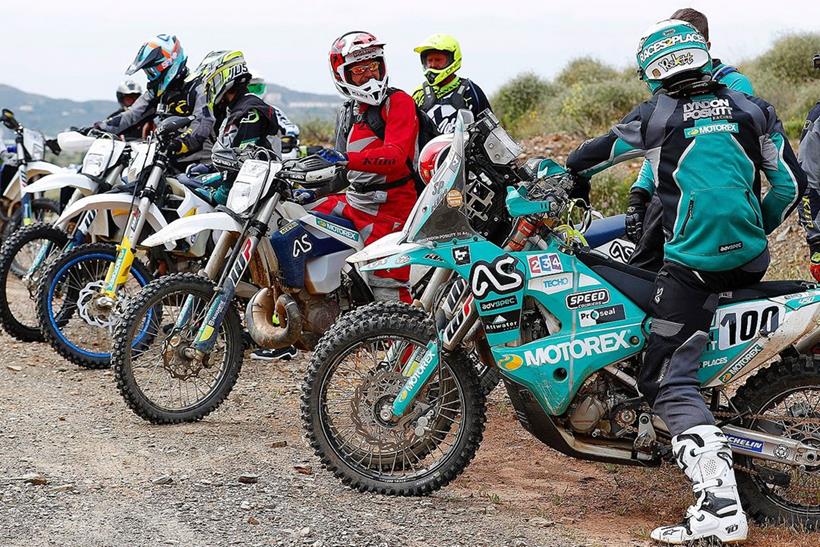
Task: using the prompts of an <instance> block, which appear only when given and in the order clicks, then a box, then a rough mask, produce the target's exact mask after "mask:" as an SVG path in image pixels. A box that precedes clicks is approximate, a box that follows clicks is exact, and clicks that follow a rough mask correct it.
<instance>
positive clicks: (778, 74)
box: [744, 33, 820, 84]
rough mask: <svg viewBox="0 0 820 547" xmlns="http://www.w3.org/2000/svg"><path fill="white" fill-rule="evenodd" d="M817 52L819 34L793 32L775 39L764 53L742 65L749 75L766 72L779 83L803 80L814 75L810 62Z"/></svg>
mask: <svg viewBox="0 0 820 547" xmlns="http://www.w3.org/2000/svg"><path fill="white" fill-rule="evenodd" d="M816 53H820V34H818V33H804V34H792V35H789V36H784V37H783V38H780V39H779V40H777V41H776V42H775V43H774V45H772V47H771V48H770V49H769V50H768V51H767V52H766V53H763V54H762V55H760V56H759V57H757V58H756V59H755V60H753V61H752V62H750V63H748V64H747V65H745V66H744V68H745V69H746V70H747V71H748V72H749V73H750V74H754V75H755V76H759V75H761V74H767V75H770V76H772V77H773V78H776V79H777V80H779V81H780V82H781V83H784V82H790V83H802V82H805V81H807V80H813V79H815V78H817V73H816V71H815V69H814V67H813V65H812V57H813V56H814V54H816ZM752 84H754V81H752Z"/></svg>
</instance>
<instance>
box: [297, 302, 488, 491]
mask: <svg viewBox="0 0 820 547" xmlns="http://www.w3.org/2000/svg"><path fill="white" fill-rule="evenodd" d="M435 335H436V332H435V327H434V325H433V322H432V319H430V317H429V315H428V314H427V313H425V312H424V311H423V310H420V309H418V308H412V307H410V306H406V305H396V304H395V303H378V302H377V303H374V304H369V305H367V306H364V307H362V308H358V309H357V310H355V311H354V312H351V313H349V314H347V315H345V316H343V317H342V318H341V319H339V320H338V321H337V322H336V324H335V325H334V326H333V327H332V328H331V330H330V331H328V333H327V334H325V336H323V337H322V339H321V340H320V341H319V344H318V346H317V347H316V350H315V351H314V353H313V358H312V359H311V361H310V365H309V367H308V371H307V374H306V377H305V382H304V385H303V388H302V389H303V391H302V403H301V410H302V420H303V422H304V425H305V428H306V429H307V432H308V436H309V440H310V443H311V445H312V446H313V448H314V450H315V452H316V454H317V455H318V456H319V458H320V459H321V461H322V464H323V465H324V466H325V467H326V468H327V469H329V470H330V471H332V472H333V473H334V474H335V475H336V476H337V477H338V478H340V479H341V480H342V482H343V483H344V484H347V485H349V486H351V487H353V488H356V489H358V490H360V491H363V492H364V491H371V492H378V493H381V494H388V495H402V496H415V495H423V494H429V493H430V492H433V491H435V490H438V489H439V488H441V487H443V486H445V485H446V484H448V483H449V482H450V481H452V480H453V479H454V478H455V477H456V476H458V475H459V474H460V473H461V472H462V471H463V470H464V469H465V468H466V467H467V464H468V463H469V462H470V460H472V458H473V457H474V456H475V453H476V450H478V446H479V444H480V443H481V439H482V435H483V431H484V422H485V419H486V416H485V413H486V409H485V399H484V396H483V395H482V394H481V392H480V390H479V385H478V378H477V377H476V373H475V368H474V366H473V363H472V362H471V360H470V359H469V358H467V357H466V356H465V355H464V354H460V353H454V354H443V355H442V360H441V365H440V366H439V368H438V370H436V371H434V372H433V375H432V376H431V377H430V379H429V380H428V382H427V383H426V385H425V386H424V387H423V388H422V390H421V392H420V393H419V395H418V396H417V398H416V400H415V401H414V403H413V405H412V407H411V408H410V409H409V410H408V412H407V414H406V415H405V416H403V417H402V418H400V419H398V420H389V421H385V420H384V419H383V417H382V416H383V414H382V413H381V412H380V410H381V409H383V408H384V406H385V405H390V404H392V401H393V400H394V399H395V397H396V396H397V395H398V393H399V391H400V390H401V388H402V386H403V385H404V382H405V381H406V379H407V378H406V377H405V376H403V375H402V370H403V369H404V365H405V364H406V360H407V358H408V356H410V355H413V354H416V351H417V350H420V349H422V348H424V346H426V345H427V343H428V342H429V341H430V340H431V339H433V337H434V336H435Z"/></svg>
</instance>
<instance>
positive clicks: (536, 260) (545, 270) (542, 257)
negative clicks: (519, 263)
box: [527, 253, 564, 275]
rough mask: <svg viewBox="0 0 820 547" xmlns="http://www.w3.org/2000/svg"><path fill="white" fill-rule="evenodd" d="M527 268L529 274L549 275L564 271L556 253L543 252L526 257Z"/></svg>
mask: <svg viewBox="0 0 820 547" xmlns="http://www.w3.org/2000/svg"><path fill="white" fill-rule="evenodd" d="M527 268H529V270H530V274H531V275H549V274H554V273H561V272H563V271H564V268H563V266H561V258H560V257H559V256H558V255H557V254H556V253H545V254H538V255H532V256H528V257H527Z"/></svg>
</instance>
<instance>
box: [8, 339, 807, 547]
mask: <svg viewBox="0 0 820 547" xmlns="http://www.w3.org/2000/svg"><path fill="white" fill-rule="evenodd" d="M0 363H2V364H0V545H15V546H17V545H19V546H26V547H33V546H38V545H83V546H90V545H117V546H120V545H129V546H130V545H186V546H195V545H196V546H198V545H315V546H320V545H321V546H330V545H345V546H348V545H359V546H363V545H390V546H392V545H411V546H416V545H417V546H435V545H448V546H449V545H510V546H525V545H526V546H533V545H548V546H576V545H645V544H648V542H647V537H648V531H649V530H650V529H651V528H652V526H653V525H655V524H657V523H662V522H671V521H675V520H676V519H677V518H679V516H680V515H681V514H682V512H683V509H684V507H685V505H686V504H687V503H688V501H689V496H690V493H689V491H688V488H687V487H686V486H685V485H684V484H683V482H682V480H681V477H680V476H679V475H678V472H677V471H676V470H674V469H672V468H665V469H662V470H660V471H642V470H635V469H625V468H620V467H615V466H604V465H599V464H591V463H586V462H580V461H575V460H571V459H568V458H565V457H563V456H561V455H559V454H557V453H555V452H554V451H552V450H550V449H547V448H545V447H544V446H542V445H540V444H539V443H538V442H537V441H535V440H533V439H532V438H531V437H529V435H528V434H527V433H525V432H524V430H523V429H522V428H521V427H520V426H519V425H517V423H516V422H515V420H514V417H513V414H512V411H511V409H510V407H509V405H508V403H507V402H506V395H505V394H504V393H503V390H496V392H495V393H494V394H493V402H492V404H491V413H490V417H489V420H488V430H487V432H486V434H485V442H484V444H483V446H482V447H481V449H480V450H479V453H478V456H477V458H476V460H475V461H474V462H473V464H472V465H471V466H470V467H469V468H468V470H467V471H466V472H465V474H464V475H463V476H462V477H460V478H459V479H458V480H457V481H456V482H455V483H454V484H453V485H451V486H449V487H447V488H446V489H445V490H443V491H441V492H438V493H436V494H435V495H433V496H430V497H426V498H420V499H396V498H386V497H379V496H374V495H363V494H359V493H356V492H352V491H350V490H348V489H346V488H344V487H343V486H342V485H341V484H340V483H339V482H338V481H336V480H335V479H334V478H333V477H332V476H331V475H330V474H329V473H327V472H326V471H324V470H323V469H321V468H320V467H319V464H318V461H317V460H316V459H315V458H314V457H313V456H312V454H311V452H310V450H309V449H308V447H307V444H306V443H305V441H304V440H303V438H302V429H301V423H300V421H299V419H298V414H297V396H298V387H299V384H300V382H301V378H302V368H303V364H302V362H301V361H299V360H297V361H293V362H289V363H278V364H273V363H260V362H254V361H246V363H245V368H244V369H243V371H242V374H241V375H240V379H239V382H238V384H237V387H236V389H235V390H234V392H233V393H232V394H231V396H230V397H229V399H228V401H227V402H226V403H225V405H223V407H222V408H221V409H220V410H219V411H218V412H216V413H214V414H213V415H211V416H209V417H208V418H207V419H206V420H205V421H203V422H201V423H199V424H188V425H182V426H172V427H157V426H151V425H149V424H147V423H145V422H143V421H141V420H140V419H139V418H137V417H136V416H135V415H134V414H132V413H131V412H130V411H129V410H128V409H127V408H126V407H125V405H124V403H123V401H122V400H121V399H120V396H119V394H118V393H117V392H116V390H115V389H114V386H113V380H112V376H111V373H110V372H108V371H104V372H100V371H85V370H79V369H78V368H76V367H75V366H73V365H70V364H68V363H66V362H64V361H62V360H61V359H60V358H58V357H57V356H56V354H54V353H53V352H52V351H51V349H50V348H49V347H48V346H46V345H43V344H22V343H18V342H15V341H13V340H11V339H10V338H8V337H7V336H6V335H4V334H2V335H0ZM17 369H19V370H17ZM243 474H248V475H252V476H250V477H247V478H246V479H244V480H247V481H249V482H251V484H245V483H243V482H240V477H241V476H242V475H243ZM254 476H256V482H255V483H254V482H253V481H254ZM27 481H28V482H27ZM32 482H34V483H37V482H45V484H32ZM752 534H753V535H752V539H753V541H752V543H750V545H795V546H796V545H809V544H814V545H817V544H820V534H814V535H811V536H807V535H800V534H796V533H790V532H788V531H785V530H782V529H778V528H774V529H769V530H761V529H759V528H755V529H754V530H753V532H752Z"/></svg>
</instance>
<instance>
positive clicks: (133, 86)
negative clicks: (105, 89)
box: [117, 80, 142, 106]
mask: <svg viewBox="0 0 820 547" xmlns="http://www.w3.org/2000/svg"><path fill="white" fill-rule="evenodd" d="M129 95H142V86H141V85H140V84H138V83H137V82H135V81H134V80H124V81H123V82H122V83H121V84H120V85H119V86H117V102H118V103H120V106H126V105H125V104H123V102H122V101H123V99H125V97H128V96H129Z"/></svg>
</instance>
